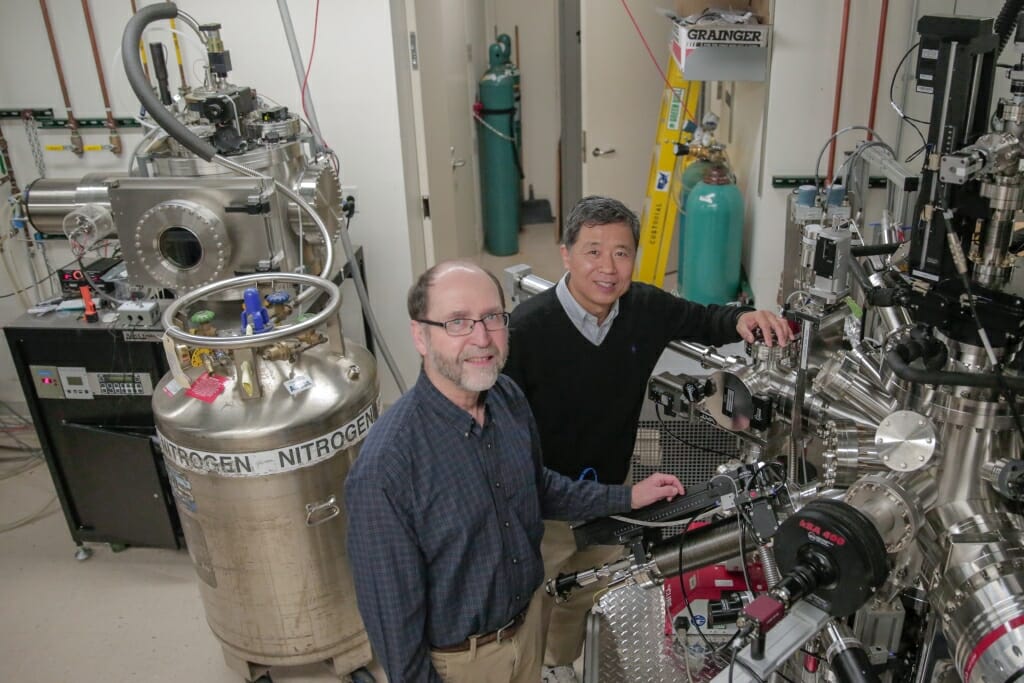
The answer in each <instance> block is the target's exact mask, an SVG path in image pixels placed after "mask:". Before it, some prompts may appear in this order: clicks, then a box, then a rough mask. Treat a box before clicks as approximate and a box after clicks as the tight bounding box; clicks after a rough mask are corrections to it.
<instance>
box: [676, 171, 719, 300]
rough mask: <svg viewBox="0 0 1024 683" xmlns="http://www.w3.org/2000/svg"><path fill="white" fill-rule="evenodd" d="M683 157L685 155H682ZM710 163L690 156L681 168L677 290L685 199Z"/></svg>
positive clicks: (683, 231) (684, 236)
mask: <svg viewBox="0 0 1024 683" xmlns="http://www.w3.org/2000/svg"><path fill="white" fill-rule="evenodd" d="M683 158H685V157H683ZM711 166H712V164H711V162H710V161H708V160H707V159H706V158H702V157H690V163H689V164H688V165H687V166H686V168H685V170H683V173H682V177H681V178H680V181H679V197H678V202H677V204H676V206H678V207H679V218H678V219H677V221H676V232H677V234H678V238H677V239H678V240H679V242H678V244H679V269H678V271H677V275H676V280H677V282H678V285H679V290H680V291H682V289H683V253H684V251H683V247H684V245H685V242H684V240H685V239H686V200H687V199H688V198H689V196H690V192H691V191H693V188H695V187H696V186H697V183H699V182H700V181H701V180H703V179H704V173H705V172H706V171H707V170H708V169H709V168H711Z"/></svg>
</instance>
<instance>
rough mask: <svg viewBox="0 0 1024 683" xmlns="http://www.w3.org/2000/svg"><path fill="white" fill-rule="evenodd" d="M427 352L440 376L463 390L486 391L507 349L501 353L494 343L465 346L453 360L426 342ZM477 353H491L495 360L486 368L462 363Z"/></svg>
mask: <svg viewBox="0 0 1024 683" xmlns="http://www.w3.org/2000/svg"><path fill="white" fill-rule="evenodd" d="M427 354H428V355H429V357H430V362H431V363H432V364H433V366H434V367H435V368H437V371H438V373H439V374H440V375H441V376H442V377H444V378H445V379H447V380H449V381H451V382H452V383H453V384H455V385H456V386H457V387H459V388H460V389H463V390H465V391H487V390H488V389H490V388H491V387H493V386H494V383H495V382H497V381H498V375H500V374H501V369H502V368H503V367H505V361H506V360H507V359H508V351H507V350H506V352H505V353H504V354H501V353H500V352H499V351H498V347H497V346H495V345H494V344H491V345H490V346H489V347H483V348H480V347H472V348H465V349H463V350H462V352H461V353H460V354H459V357H458V358H456V359H454V360H453V359H451V358H448V357H445V356H443V355H441V354H440V353H438V352H437V351H435V350H434V348H433V347H432V346H431V345H430V344H429V342H428V344H427ZM479 355H492V356H494V360H495V361H496V362H495V363H493V364H491V365H490V366H488V367H486V368H475V367H473V366H469V365H466V364H464V363H463V361H464V360H465V359H466V358H470V357H472V356H479Z"/></svg>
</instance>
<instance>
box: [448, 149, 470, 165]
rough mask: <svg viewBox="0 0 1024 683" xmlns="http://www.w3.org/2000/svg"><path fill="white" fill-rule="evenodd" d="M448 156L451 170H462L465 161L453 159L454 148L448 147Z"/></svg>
mask: <svg viewBox="0 0 1024 683" xmlns="http://www.w3.org/2000/svg"><path fill="white" fill-rule="evenodd" d="M448 154H449V155H450V156H451V160H452V170H453V171H454V170H455V169H457V168H462V167H463V166H465V165H466V160H465V159H456V158H455V148H454V147H449V148H448Z"/></svg>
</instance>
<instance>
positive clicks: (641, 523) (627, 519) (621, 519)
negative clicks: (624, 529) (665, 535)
mask: <svg viewBox="0 0 1024 683" xmlns="http://www.w3.org/2000/svg"><path fill="white" fill-rule="evenodd" d="M608 516H609V517H611V518H612V519H614V520H616V521H618V522H625V523H627V524H636V525H637V526H646V527H650V528H652V529H667V528H669V527H677V526H683V525H684V524H686V523H687V521H688V520H685V519H677V520H676V521H674V522H646V521H644V520H642V519H633V518H632V517H624V516H622V515H608Z"/></svg>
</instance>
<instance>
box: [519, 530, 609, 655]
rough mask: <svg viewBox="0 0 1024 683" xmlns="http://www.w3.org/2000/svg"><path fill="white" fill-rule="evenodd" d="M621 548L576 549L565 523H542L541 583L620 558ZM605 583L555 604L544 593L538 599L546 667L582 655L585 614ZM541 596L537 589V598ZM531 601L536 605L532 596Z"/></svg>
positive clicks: (605, 580) (585, 624) (585, 623)
mask: <svg viewBox="0 0 1024 683" xmlns="http://www.w3.org/2000/svg"><path fill="white" fill-rule="evenodd" d="M625 552H626V551H625V549H623V547H622V546H618V545H616V546H610V545H596V546H592V547H590V548H587V549H586V550H577V549H576V540H575V538H574V537H573V533H572V529H570V528H569V524H568V523H567V522H554V521H546V522H544V540H543V542H542V543H541V547H540V553H541V557H542V558H543V560H544V581H545V582H547V580H548V579H553V578H555V577H556V576H558V575H559V574H568V573H571V572H576V571H580V570H583V569H591V568H593V567H600V566H601V565H603V564H606V563H608V562H612V561H613V560H618V559H620V558H621V557H622V556H623V555H624V554H625ZM607 584H608V580H607V579H604V580H602V581H598V582H597V583H593V584H591V585H589V586H587V587H586V588H579V589H576V590H574V591H573V592H572V594H571V595H570V596H569V600H568V601H566V602H563V603H561V604H558V603H556V602H555V600H554V598H552V597H551V596H549V595H546V594H544V595H543V596H542V598H541V601H540V603H541V606H542V609H541V610H540V611H541V615H540V616H541V638H542V640H541V642H542V643H545V644H546V647H545V650H544V664H545V665H546V666H565V665H571V664H572V663H573V662H574V661H576V659H578V658H579V656H580V655H581V654H582V653H583V640H584V638H585V637H586V631H587V613H588V612H589V611H590V608H591V607H592V606H593V604H594V598H595V594H596V593H597V592H598V591H599V590H601V589H602V588H604V587H605V586H606V585H607ZM543 593H544V587H543V586H541V589H540V591H538V595H540V594H543ZM534 602H537V599H536V597H535V598H534Z"/></svg>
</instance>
